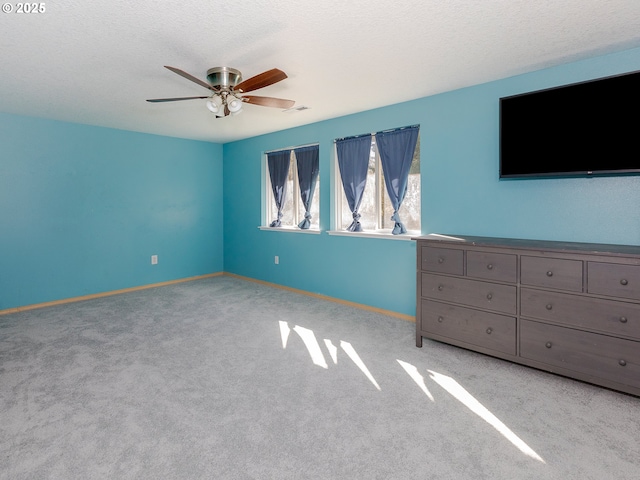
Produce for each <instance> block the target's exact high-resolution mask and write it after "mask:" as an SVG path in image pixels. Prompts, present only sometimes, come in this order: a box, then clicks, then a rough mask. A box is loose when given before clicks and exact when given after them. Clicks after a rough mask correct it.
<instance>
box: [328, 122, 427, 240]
mask: <svg viewBox="0 0 640 480" xmlns="http://www.w3.org/2000/svg"><path fill="white" fill-rule="evenodd" d="M375 135H376V134H375V133H372V134H371V136H372V148H374V149H375V210H376V212H375V215H376V229H375V230H363V231H362V232H349V231H347V230H345V229H344V228H343V227H342V224H343V223H344V221H343V215H342V209H343V204H344V202H346V197H345V194H344V191H343V188H342V177H341V176H340V167H339V165H338V150H337V146H336V142H335V140H334V142H333V179H332V180H333V185H334V190H333V195H332V197H333V207H334V208H333V209H332V213H333V215H332V218H331V230H329V231H328V232H327V233H328V234H329V235H341V236H345V237H365V238H389V239H394V240H413V237H416V236H420V235H422V208H420V210H421V215H420V217H421V218H420V231H418V230H408V229H407V233H405V234H402V235H394V234H392V233H391V230H392V229H393V225H392V226H390V227H384V228H382V227H381V222H382V221H383V216H384V211H383V207H382V198H381V196H386V197H387V200H388V201H390V199H389V198H388V197H389V194H388V193H387V190H386V186H385V184H384V173H383V171H382V161H381V160H380V153H379V152H378V145H377V143H373V142H375ZM417 145H420V134H418V144H417ZM416 148H419V147H418V146H416ZM420 157H421V155H420ZM418 161H419V162H420V163H421V162H422V159H421V158H419V159H418ZM420 178H421V179H422V168H421V169H420ZM365 188H367V189H368V188H370V187H369V182H367V186H366V187H365ZM420 197H422V180H421V181H420ZM420 206H421V207H422V205H421V202H420ZM400 213H401V214H402V210H400Z"/></svg>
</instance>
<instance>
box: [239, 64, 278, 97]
mask: <svg viewBox="0 0 640 480" xmlns="http://www.w3.org/2000/svg"><path fill="white" fill-rule="evenodd" d="M285 78H287V74H286V73H284V72H283V71H282V70H278V69H277V68H272V69H271V70H268V71H266V72H262V73H260V74H259V75H256V76H255V77H251V78H248V79H246V80H245V81H244V82H240V83H239V84H238V85H236V86H235V87H233V90H234V91H236V92H251V91H252V90H257V89H259V88H264V87H268V86H269V85H273V84H274V83H277V82H279V81H281V80H284V79H285Z"/></svg>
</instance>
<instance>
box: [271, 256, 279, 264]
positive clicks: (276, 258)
mask: <svg viewBox="0 0 640 480" xmlns="http://www.w3.org/2000/svg"><path fill="white" fill-rule="evenodd" d="M273 263H275V264H276V265H279V264H280V257H279V256H278V255H276V256H275V257H274V258H273Z"/></svg>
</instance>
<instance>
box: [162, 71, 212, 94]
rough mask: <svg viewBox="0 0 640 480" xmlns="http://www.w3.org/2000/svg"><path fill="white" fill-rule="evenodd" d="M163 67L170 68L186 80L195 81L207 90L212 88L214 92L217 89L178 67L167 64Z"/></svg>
mask: <svg viewBox="0 0 640 480" xmlns="http://www.w3.org/2000/svg"><path fill="white" fill-rule="evenodd" d="M164 68H168V69H169V70H171V71H172V72H173V73H177V74H178V75H180V76H181V77H184V78H186V79H187V80H191V81H192V82H195V83H197V84H198V85H200V86H202V87H204V88H208V89H209V90H213V91H214V92H217V91H218V89H217V88H213V87H212V86H211V85H209V84H208V83H207V82H204V81H202V80H200V79H199V78H196V77H194V76H193V75H190V74H188V73H187V72H185V71H183V70H180V69H179V68H175V67H169V66H167V65H165V66H164Z"/></svg>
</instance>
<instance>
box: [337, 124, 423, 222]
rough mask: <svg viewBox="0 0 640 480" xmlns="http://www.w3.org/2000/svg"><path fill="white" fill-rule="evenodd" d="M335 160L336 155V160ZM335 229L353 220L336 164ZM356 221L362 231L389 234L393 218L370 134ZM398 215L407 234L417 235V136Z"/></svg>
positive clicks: (418, 168)
mask: <svg viewBox="0 0 640 480" xmlns="http://www.w3.org/2000/svg"><path fill="white" fill-rule="evenodd" d="M337 162H338V159H337V154H336V163H337ZM336 179H337V181H336V189H335V191H336V207H337V208H336V211H337V213H336V223H335V228H336V230H342V231H345V230H347V229H349V227H350V225H351V224H352V222H353V221H354V217H353V214H352V212H351V209H350V207H349V202H348V200H347V197H346V195H345V192H344V188H343V186H342V177H341V174H340V167H339V165H336ZM358 213H359V214H360V218H359V222H360V225H361V228H362V231H363V232H371V233H391V231H392V230H393V228H394V226H395V221H394V220H393V219H392V218H391V217H392V216H393V214H394V208H393V204H392V202H391V199H390V197H389V193H388V192H387V188H386V185H385V179H384V169H383V167H382V162H381V159H380V153H379V151H378V146H377V144H376V135H375V134H373V135H371V145H370V150H369V162H368V166H367V173H366V184H365V188H364V192H363V193H362V200H361V203H360V207H359V209H358ZM398 214H399V217H400V219H401V221H402V223H403V224H404V226H405V227H406V230H407V233H410V234H419V233H420V231H421V225H420V136H419V135H418V136H417V139H416V146H415V150H414V151H413V156H412V158H411V166H410V168H409V173H408V178H407V187H406V193H405V195H404V199H403V200H402V203H401V207H400V209H399V211H398Z"/></svg>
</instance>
